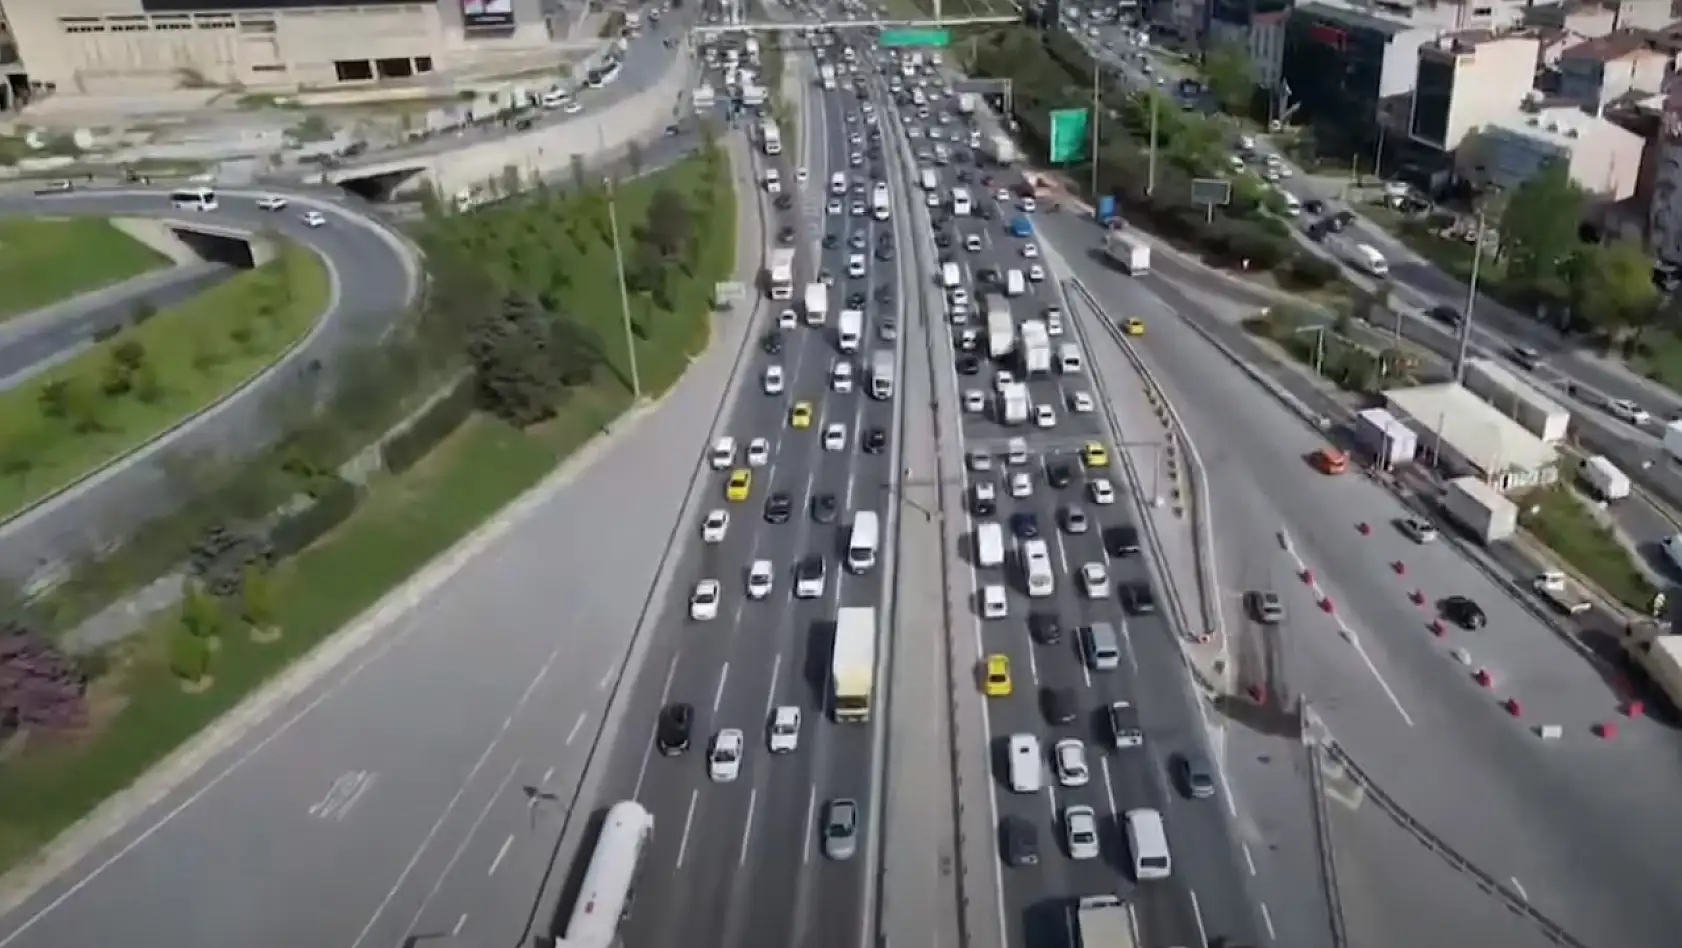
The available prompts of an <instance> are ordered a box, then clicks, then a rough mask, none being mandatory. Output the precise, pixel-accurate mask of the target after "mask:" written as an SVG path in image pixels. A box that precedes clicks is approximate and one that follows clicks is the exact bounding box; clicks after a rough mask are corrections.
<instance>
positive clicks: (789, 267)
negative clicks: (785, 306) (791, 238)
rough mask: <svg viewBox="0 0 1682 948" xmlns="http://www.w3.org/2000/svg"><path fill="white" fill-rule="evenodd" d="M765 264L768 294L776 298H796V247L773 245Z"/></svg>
mask: <svg viewBox="0 0 1682 948" xmlns="http://www.w3.org/2000/svg"><path fill="white" fill-rule="evenodd" d="M767 259H768V262H767V263H766V265H765V291H766V295H768V296H770V297H771V298H772V299H774V300H789V299H793V298H794V249H793V248H792V247H773V248H771V253H770V255H769V256H768V258H767Z"/></svg>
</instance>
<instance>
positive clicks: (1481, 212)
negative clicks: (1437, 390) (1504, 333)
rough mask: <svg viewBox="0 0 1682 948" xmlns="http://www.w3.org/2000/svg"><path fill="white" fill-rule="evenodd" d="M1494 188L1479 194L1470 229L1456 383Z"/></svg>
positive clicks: (1462, 370) (1462, 369)
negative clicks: (1469, 265) (1469, 264)
mask: <svg viewBox="0 0 1682 948" xmlns="http://www.w3.org/2000/svg"><path fill="white" fill-rule="evenodd" d="M1496 193H1497V192H1496V189H1495V188H1486V189H1485V190H1484V193H1483V194H1481V195H1479V200H1478V203H1477V227H1476V229H1475V230H1473V231H1472V272H1471V275H1470V276H1469V278H1468V279H1467V280H1466V306H1465V308H1464V309H1463V310H1462V311H1461V314H1460V335H1459V338H1458V339H1456V340H1455V347H1454V381H1455V383H1456V384H1459V383H1461V382H1463V381H1464V380H1465V378H1466V359H1467V358H1468V356H1469V355H1470V353H1471V349H1472V309H1473V307H1475V306H1476V305H1477V302H1478V274H1479V272H1480V271H1481V270H1482V269H1483V237H1484V231H1485V229H1486V224H1487V222H1488V212H1489V207H1488V203H1487V202H1488V199H1489V198H1491V197H1493V196H1494V195H1495V194H1496Z"/></svg>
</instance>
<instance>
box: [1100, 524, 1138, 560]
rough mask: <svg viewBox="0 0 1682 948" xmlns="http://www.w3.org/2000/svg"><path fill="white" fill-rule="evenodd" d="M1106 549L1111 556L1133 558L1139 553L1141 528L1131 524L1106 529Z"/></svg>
mask: <svg viewBox="0 0 1682 948" xmlns="http://www.w3.org/2000/svg"><path fill="white" fill-rule="evenodd" d="M1104 549H1106V550H1108V551H1109V554H1110V555H1111V556H1116V557H1121V556H1133V555H1134V554H1136V553H1138V552H1139V528H1138V527H1135V526H1133V525H1132V524H1130V523H1122V524H1117V525H1115V526H1113V527H1105V528H1104Z"/></svg>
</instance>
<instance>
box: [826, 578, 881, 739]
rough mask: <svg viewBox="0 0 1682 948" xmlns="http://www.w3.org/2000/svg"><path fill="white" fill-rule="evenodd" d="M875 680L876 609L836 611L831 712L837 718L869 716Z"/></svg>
mask: <svg viewBox="0 0 1682 948" xmlns="http://www.w3.org/2000/svg"><path fill="white" fill-rule="evenodd" d="M875 684H876V610H875V609H874V608H872V607H870V606H847V607H845V608H843V609H840V610H838V611H837V612H836V613H835V647H834V649H833V651H832V652H831V654H830V664H829V694H830V705H829V706H830V714H831V715H832V716H833V717H834V718H835V720H836V721H837V722H843V723H850V722H854V721H868V720H870V705H871V695H872V692H873V691H874V690H875Z"/></svg>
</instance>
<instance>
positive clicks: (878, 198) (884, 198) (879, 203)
mask: <svg viewBox="0 0 1682 948" xmlns="http://www.w3.org/2000/svg"><path fill="white" fill-rule="evenodd" d="M892 211H893V208H892V204H891V203H890V202H889V200H888V186H887V184H885V183H883V182H881V181H878V182H876V187H875V188H872V189H871V191H870V213H871V215H872V216H874V217H875V218H876V219H877V220H879V221H885V220H887V219H888V215H889V214H890V213H892Z"/></svg>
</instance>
